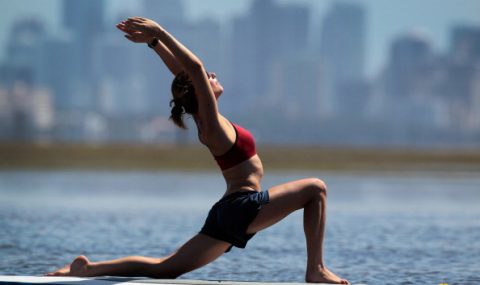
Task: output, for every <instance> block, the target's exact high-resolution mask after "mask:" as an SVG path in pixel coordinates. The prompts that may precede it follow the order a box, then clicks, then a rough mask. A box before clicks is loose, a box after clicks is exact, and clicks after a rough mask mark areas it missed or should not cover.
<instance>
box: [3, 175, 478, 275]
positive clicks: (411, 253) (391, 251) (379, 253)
mask: <svg viewBox="0 0 480 285" xmlns="http://www.w3.org/2000/svg"><path fill="white" fill-rule="evenodd" d="M310 176H315V177H320V178H322V179H323V180H325V181H326V182H327V184H328V186H329V194H328V201H329V207H328V225H327V236H326V240H325V260H326V262H327V264H328V265H329V266H330V267H331V268H332V269H333V270H334V271H336V272H338V273H339V274H340V275H342V276H344V277H346V278H349V279H350V280H351V281H353V282H355V283H367V284H399V283H405V284H408V282H411V284H419V283H429V284H430V283H433V284H438V283H442V282H443V283H448V284H453V283H460V284H469V283H471V284H474V283H480V277H479V274H478V268H479V266H480V262H479V261H478V257H477V256H476V255H477V254H478V252H479V250H480V208H479V207H478V205H479V202H480V178H476V177H470V178H465V177H464V178H456V177H453V176H451V177H441V176H433V175H428V174H425V175H424V176H421V175H416V176H415V177H401V176H391V175H390V176H383V175H380V174H368V175H349V174H338V173H336V174H332V173H327V174H322V173H307V172H295V173H287V172H277V173H271V174H267V175H266V179H265V180H264V184H263V185H264V188H268V187H271V186H273V185H276V184H280V183H284V182H287V181H289V180H295V179H299V178H304V177H310ZM224 188H225V186H224V181H223V178H222V177H221V176H220V175H219V174H218V173H182V172H149V173H130V172H128V173H122V172H59V171H52V172H24V171H19V172H1V173H0V229H1V234H0V256H1V257H2V258H0V274H3V275H6V274H16V275H38V274H42V273H44V272H46V271H49V270H52V269H54V268H55V267H58V266H59V265H63V264H64V263H67V262H69V261H70V260H71V259H72V258H73V257H75V256H76V255H78V254H86V255H88V256H89V257H90V258H91V259H93V260H100V259H112V258H117V257H120V256H125V255H147V256H159V255H165V254H167V253H169V252H170V251H171V250H174V249H175V248H176V247H178V246H179V245H180V244H181V243H183V242H185V241H186V240H187V239H188V238H189V237H190V236H192V235H194V234H195V233H197V232H198V231H199V229H200V227H201V226H202V223H203V220H204V218H205V217H206V214H207V211H208V209H209V208H210V206H211V205H212V204H213V203H214V202H215V201H216V200H218V199H219V198H220V196H221V195H222V194H223V191H224ZM305 254H306V252H305V241H304V236H303V228H302V217H301V212H300V211H298V212H296V213H294V214H292V215H290V216H289V217H287V218H286V219H285V220H283V221H282V222H280V223H279V224H277V225H275V226H273V227H271V228H269V229H267V230H265V231H263V232H261V233H259V234H257V236H255V237H254V238H253V239H252V240H251V241H250V243H249V245H248V247H247V249H246V250H239V249H234V250H232V252H231V253H228V254H225V255H224V256H222V257H221V258H219V259H218V260H217V261H215V262H214V263H212V264H210V265H208V266H206V267H204V268H202V269H200V270H197V271H195V272H192V273H189V274H187V275H185V276H183V277H184V278H199V279H235V280H252V281H253V280H256V281H258V280H264V281H303V277H304V270H305V262H306V257H305Z"/></svg>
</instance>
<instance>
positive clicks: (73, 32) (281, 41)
mask: <svg viewBox="0 0 480 285" xmlns="http://www.w3.org/2000/svg"><path fill="white" fill-rule="evenodd" d="M62 3H63V5H62V11H61V13H60V14H61V15H62V16H61V18H62V22H61V26H62V27H63V28H62V30H63V31H62V33H56V32H55V31H52V30H50V27H49V26H45V24H44V23H43V22H42V20H41V19H34V18H32V19H28V18H25V19H23V20H19V21H17V22H16V23H15V25H14V26H12V29H11V31H10V34H9V37H10V38H9V43H8V45H7V47H6V49H5V52H6V54H7V55H8V56H7V57H6V58H5V60H4V61H2V62H0V136H1V137H3V138H14V139H20V140H31V139H32V140H36V139H41V138H44V139H53V140H56V139H66V140H74V141H75V140H79V141H90V140H94V141H118V140H120V141H122V140H141V141H144V142H155V141H158V142H166V141H170V140H172V139H176V140H178V139H179V138H181V139H182V140H183V141H192V139H194V138H195V135H194V134H193V133H192V132H184V133H182V134H183V135H180V136H179V135H178V134H179V133H180V132H178V131H175V129H174V127H173V125H172V124H170V123H169V122H168V117H169V115H170V110H169V108H168V104H167V103H168V100H169V97H170V96H171V95H169V86H170V84H171V79H172V75H171V74H169V73H168V71H167V70H166V69H165V68H162V64H161V61H160V60H159V58H158V56H157V55H156V54H155V53H154V52H152V50H150V49H148V48H147V47H146V45H138V44H132V43H131V42H128V41H127V40H125V39H124V38H123V37H122V36H121V33H119V31H117V30H114V29H110V28H108V26H105V23H106V22H109V21H110V20H111V19H109V15H108V14H107V13H105V11H107V10H108V9H107V7H108V6H109V5H108V2H107V1H98V0H83V1H69V0H63V1H62ZM141 3H142V4H143V5H142V6H141V7H139V10H138V11H139V13H144V14H146V15H152V16H153V17H158V19H156V20H158V21H159V22H160V23H163V25H164V27H166V28H167V30H168V31H169V32H170V33H171V34H173V35H174V36H175V37H177V38H178V39H179V40H180V41H181V42H182V43H184V44H185V45H186V46H187V47H189V48H190V49H191V50H192V51H193V52H194V53H195V54H197V55H198V56H199V57H200V58H201V59H202V61H203V63H204V64H205V67H206V68H207V70H209V71H215V72H216V73H217V74H218V75H219V80H220V81H221V82H222V85H223V86H224V87H225V90H226V92H225V96H222V99H221V100H220V101H219V106H220V110H221V112H222V114H225V115H227V117H229V118H230V119H232V120H234V121H237V122H241V123H242V124H243V125H245V126H247V127H250V128H252V131H253V132H254V133H256V135H258V137H259V138H258V139H259V141H261V142H274V141H275V142H283V143H323V144H337V143H348V144H393V145H398V144H400V145H401V144H412V143H413V144H425V145H428V144H432V143H447V144H459V143H462V142H464V143H467V144H468V143H475V142H477V141H478V140H479V139H478V137H479V136H480V87H479V86H478V84H476V82H477V81H478V79H479V78H480V71H479V70H478V68H477V64H478V62H479V60H480V25H477V26H475V25H461V24H460V25H453V26H450V27H448V29H447V32H448V34H449V44H448V45H449V46H450V47H451V48H450V49H448V50H447V51H444V52H440V51H439V49H438V47H437V46H436V44H435V43H434V42H432V41H431V39H430V38H428V37H427V36H425V34H424V33H419V32H406V31H405V32H403V33H401V34H399V35H397V36H396V37H394V38H393V39H392V40H391V41H390V42H388V45H387V47H386V48H387V49H388V55H387V57H386V59H385V62H386V63H385V66H384V68H382V70H381V71H380V72H379V73H378V74H377V76H375V77H373V78H372V77H369V76H368V72H366V67H365V65H366V64H365V61H366V57H367V50H368V46H367V42H366V38H367V34H368V33H367V27H366V26H367V25H366V23H368V22H369V21H370V20H369V19H370V18H369V17H370V12H369V10H368V9H367V8H366V7H365V6H364V5H362V4H358V3H356V2H331V5H330V6H329V7H328V9H327V13H326V14H325V15H323V17H321V18H320V19H317V18H316V17H314V13H315V12H314V11H312V10H311V9H309V8H308V7H307V6H305V5H304V4H292V3H289V4H285V3H284V4H280V3H279V2H278V1H274V0H255V1H253V2H251V6H250V7H249V9H248V10H247V12H246V13H245V14H239V15H237V16H236V17H235V18H234V19H233V20H232V22H231V23H230V25H231V26H230V29H228V30H227V31H226V30H225V29H224V27H223V25H222V24H221V23H219V22H218V21H214V20H208V19H203V20H198V21H194V20H191V19H190V18H189V17H187V16H186V15H187V13H186V10H187V9H186V7H185V5H181V4H180V3H185V2H178V1H175V0H169V1H167V0H164V1H155V0H143V1H142V2H141ZM141 9H143V10H141ZM92 10H93V11H94V12H95V14H92ZM142 11H143V12H142ZM172 15H173V16H172ZM90 17H92V18H93V19H89V18H90ZM121 18H122V15H118V19H117V20H119V19H121ZM85 19H87V21H85ZM320 27H321V28H320ZM223 98H225V99H223ZM318 125H321V126H322V128H318Z"/></svg>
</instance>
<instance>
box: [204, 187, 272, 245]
mask: <svg viewBox="0 0 480 285" xmlns="http://www.w3.org/2000/svg"><path fill="white" fill-rule="evenodd" d="M268 202H269V196H268V190H266V191H262V192H257V191H239V192H234V193H232V194H229V195H227V196H225V197H223V198H222V199H220V201H218V202H217V203H215V205H213V207H212V209H210V212H209V213H208V216H207V219H206V221H205V225H203V227H202V230H201V231H200V233H201V234H205V235H207V236H210V237H213V238H215V239H219V240H222V241H226V242H228V243H231V244H232V246H235V247H239V248H245V246H246V245H247V242H248V240H249V239H251V238H252V237H253V236H254V235H255V234H247V229H248V226H249V225H250V223H252V221H253V220H254V219H255V217H256V216H257V214H258V212H259V211H260V209H261V208H262V205H264V204H267V203H268ZM232 246H230V247H229V248H228V249H227V250H226V252H228V251H230V249H231V248H232Z"/></svg>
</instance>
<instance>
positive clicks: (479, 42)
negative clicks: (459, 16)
mask: <svg viewBox="0 0 480 285" xmlns="http://www.w3.org/2000/svg"><path fill="white" fill-rule="evenodd" d="M450 48H451V50H450V54H451V57H452V58H453V59H454V60H455V61H457V62H464V63H467V62H478V61H480V27H477V26H465V25H461V26H455V27H454V28H453V29H452V32H451V47H450Z"/></svg>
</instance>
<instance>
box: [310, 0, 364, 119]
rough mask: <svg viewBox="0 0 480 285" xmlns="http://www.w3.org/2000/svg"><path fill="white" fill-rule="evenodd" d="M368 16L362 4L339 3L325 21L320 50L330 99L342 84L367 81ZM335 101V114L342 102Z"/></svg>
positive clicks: (333, 7) (335, 4)
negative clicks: (366, 34)
mask: <svg viewBox="0 0 480 285" xmlns="http://www.w3.org/2000/svg"><path fill="white" fill-rule="evenodd" d="M365 14H366V13H365V9H364V8H363V6H361V5H360V4H354V3H347V2H340V3H339V2H335V3H334V4H333V6H332V7H331V8H330V10H329V11H328V13H327V14H326V15H325V18H324V19H323V22H322V28H321V36H320V47H319V48H320V56H321V60H322V63H323V65H324V68H325V70H326V78H327V79H326V82H325V84H326V91H325V92H326V93H327V94H328V96H330V97H333V98H335V96H336V94H337V91H338V90H339V88H341V85H342V84H348V85H349V84H350V83H349V82H350V81H354V82H359V81H361V80H363V76H364V69H365V31H366V28H365V18H366V16H365ZM342 90H343V88H342ZM331 101H332V103H333V106H332V108H333V111H334V112H335V111H337V109H339V106H338V105H339V104H340V103H341V102H336V101H335V100H331Z"/></svg>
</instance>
